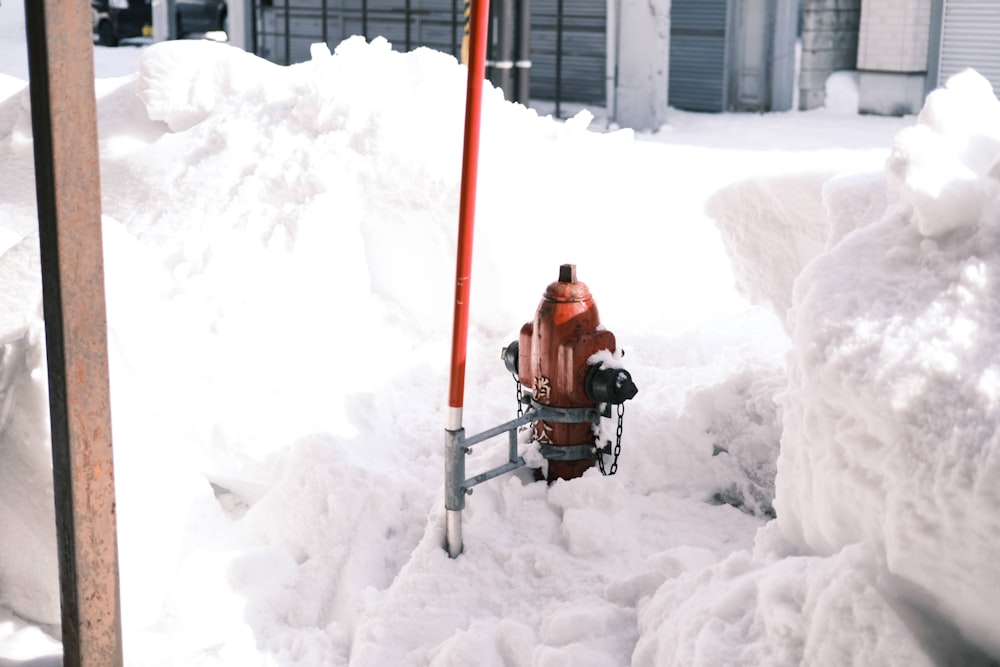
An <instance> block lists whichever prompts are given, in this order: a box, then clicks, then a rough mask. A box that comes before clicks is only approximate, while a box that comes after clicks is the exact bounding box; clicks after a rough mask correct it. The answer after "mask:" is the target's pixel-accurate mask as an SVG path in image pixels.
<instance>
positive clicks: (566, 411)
mask: <svg viewBox="0 0 1000 667" xmlns="http://www.w3.org/2000/svg"><path fill="white" fill-rule="evenodd" d="M522 401H523V402H524V403H525V405H527V406H528V410H527V411H526V412H525V413H524V414H523V415H521V416H520V417H518V418H517V419H512V420H510V421H508V422H505V423H503V424H500V425H499V426H494V427H493V428H491V429H487V430H486V431H483V432H482V433H477V434H476V435H473V436H469V437H466V436H465V429H464V428H461V429H458V430H455V431H449V430H446V431H445V503H444V506H445V509H447V510H452V511H461V510H463V509H465V496H466V495H467V494H469V493H471V492H472V488H473V487H475V486H477V485H479V484H482V483H483V482H486V481H488V480H491V479H493V478H494V477H499V476H500V475H503V474H505V473H508V472H512V471H514V470H517V469H518V468H520V467H522V466H523V465H524V464H525V463H524V457H522V456H520V455H519V454H518V453H517V432H518V430H519V429H520V428H521V427H522V426H525V425H527V424H530V423H532V422H536V421H548V422H556V423H566V424H576V423H581V422H588V423H591V424H598V423H600V421H601V414H602V413H601V412H600V411H599V410H598V409H597V408H559V407H554V406H551V405H543V404H541V403H539V402H538V401H536V400H535V399H534V398H533V397H532V396H531V395H530V394H525V396H524V398H523V399H522ZM504 433H506V434H507V444H508V457H507V462H506V463H504V464H503V465H500V466H498V467H496V468H491V469H490V470H487V471H485V472H482V473H480V474H478V475H474V476H472V477H468V478H467V477H466V476H465V475H466V472H465V457H466V456H467V455H468V454H469V453H471V451H472V449H471V448H472V445H475V444H478V443H480V442H485V441H486V440H490V439H491V438H495V437H497V436H499V435H502V434H504ZM541 451H542V456H544V457H545V458H546V459H549V460H553V461H575V460H581V459H587V458H590V459H593V458H595V457H596V456H597V452H598V449H597V447H596V446H595V445H571V446H548V445H542V446H541Z"/></svg>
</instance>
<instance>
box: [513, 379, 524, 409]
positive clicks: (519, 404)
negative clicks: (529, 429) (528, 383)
mask: <svg viewBox="0 0 1000 667" xmlns="http://www.w3.org/2000/svg"><path fill="white" fill-rule="evenodd" d="M511 375H513V376H514V385H515V386H516V387H517V418H518V419H520V418H521V417H523V416H524V402H523V401H522V399H523V398H524V391H523V390H522V389H521V378H519V377H517V374H516V373H511Z"/></svg>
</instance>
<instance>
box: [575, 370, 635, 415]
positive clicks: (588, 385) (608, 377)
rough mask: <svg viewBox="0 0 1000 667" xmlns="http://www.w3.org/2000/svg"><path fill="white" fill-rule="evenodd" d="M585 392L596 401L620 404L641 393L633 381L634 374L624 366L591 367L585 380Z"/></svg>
mask: <svg viewBox="0 0 1000 667" xmlns="http://www.w3.org/2000/svg"><path fill="white" fill-rule="evenodd" d="M584 392H585V393H586V394H587V397H588V398H589V399H590V400H592V401H594V402H596V403H611V404H612V405H618V404H619V403H624V402H625V401H628V400H631V399H632V398H634V397H635V395H636V394H638V393H639V388H638V387H636V386H635V382H633V381H632V374H631V373H629V372H628V371H627V370H625V369H624V368H601V367H600V366H599V365H594V366H591V367H590V370H589V371H588V372H587V379H586V381H585V382H584Z"/></svg>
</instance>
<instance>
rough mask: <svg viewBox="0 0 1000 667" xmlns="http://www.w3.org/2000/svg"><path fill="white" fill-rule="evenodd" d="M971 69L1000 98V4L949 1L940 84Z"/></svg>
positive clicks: (993, 0) (994, 0)
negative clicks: (990, 84)
mask: <svg viewBox="0 0 1000 667" xmlns="http://www.w3.org/2000/svg"><path fill="white" fill-rule="evenodd" d="M968 67H971V68H973V69H975V70H976V71H977V72H979V73H980V74H982V75H983V76H984V77H986V78H987V79H989V81H990V83H992V84H993V92H995V93H997V94H998V95H1000V2H998V1H997V0H945V3H944V15H943V17H942V23H941V59H940V65H939V68H938V81H939V82H940V83H941V84H944V83H945V82H946V81H947V80H948V77H950V76H951V75H953V74H956V73H958V72H961V71H962V70H964V69H966V68H968Z"/></svg>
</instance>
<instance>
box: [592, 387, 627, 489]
mask: <svg viewBox="0 0 1000 667" xmlns="http://www.w3.org/2000/svg"><path fill="white" fill-rule="evenodd" d="M624 422H625V404H624V403H619V404H618V428H617V430H616V432H615V449H614V458H613V459H612V460H611V467H610V468H609V469H607V470H605V468H604V453H603V452H601V451H599V452H597V467H598V468H600V469H601V474H602V475H604V476H605V477H610V476H611V475H614V474H615V473H616V472H618V457H619V456H620V455H621V453H622V426H623V424H624ZM609 444H610V443H609Z"/></svg>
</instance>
